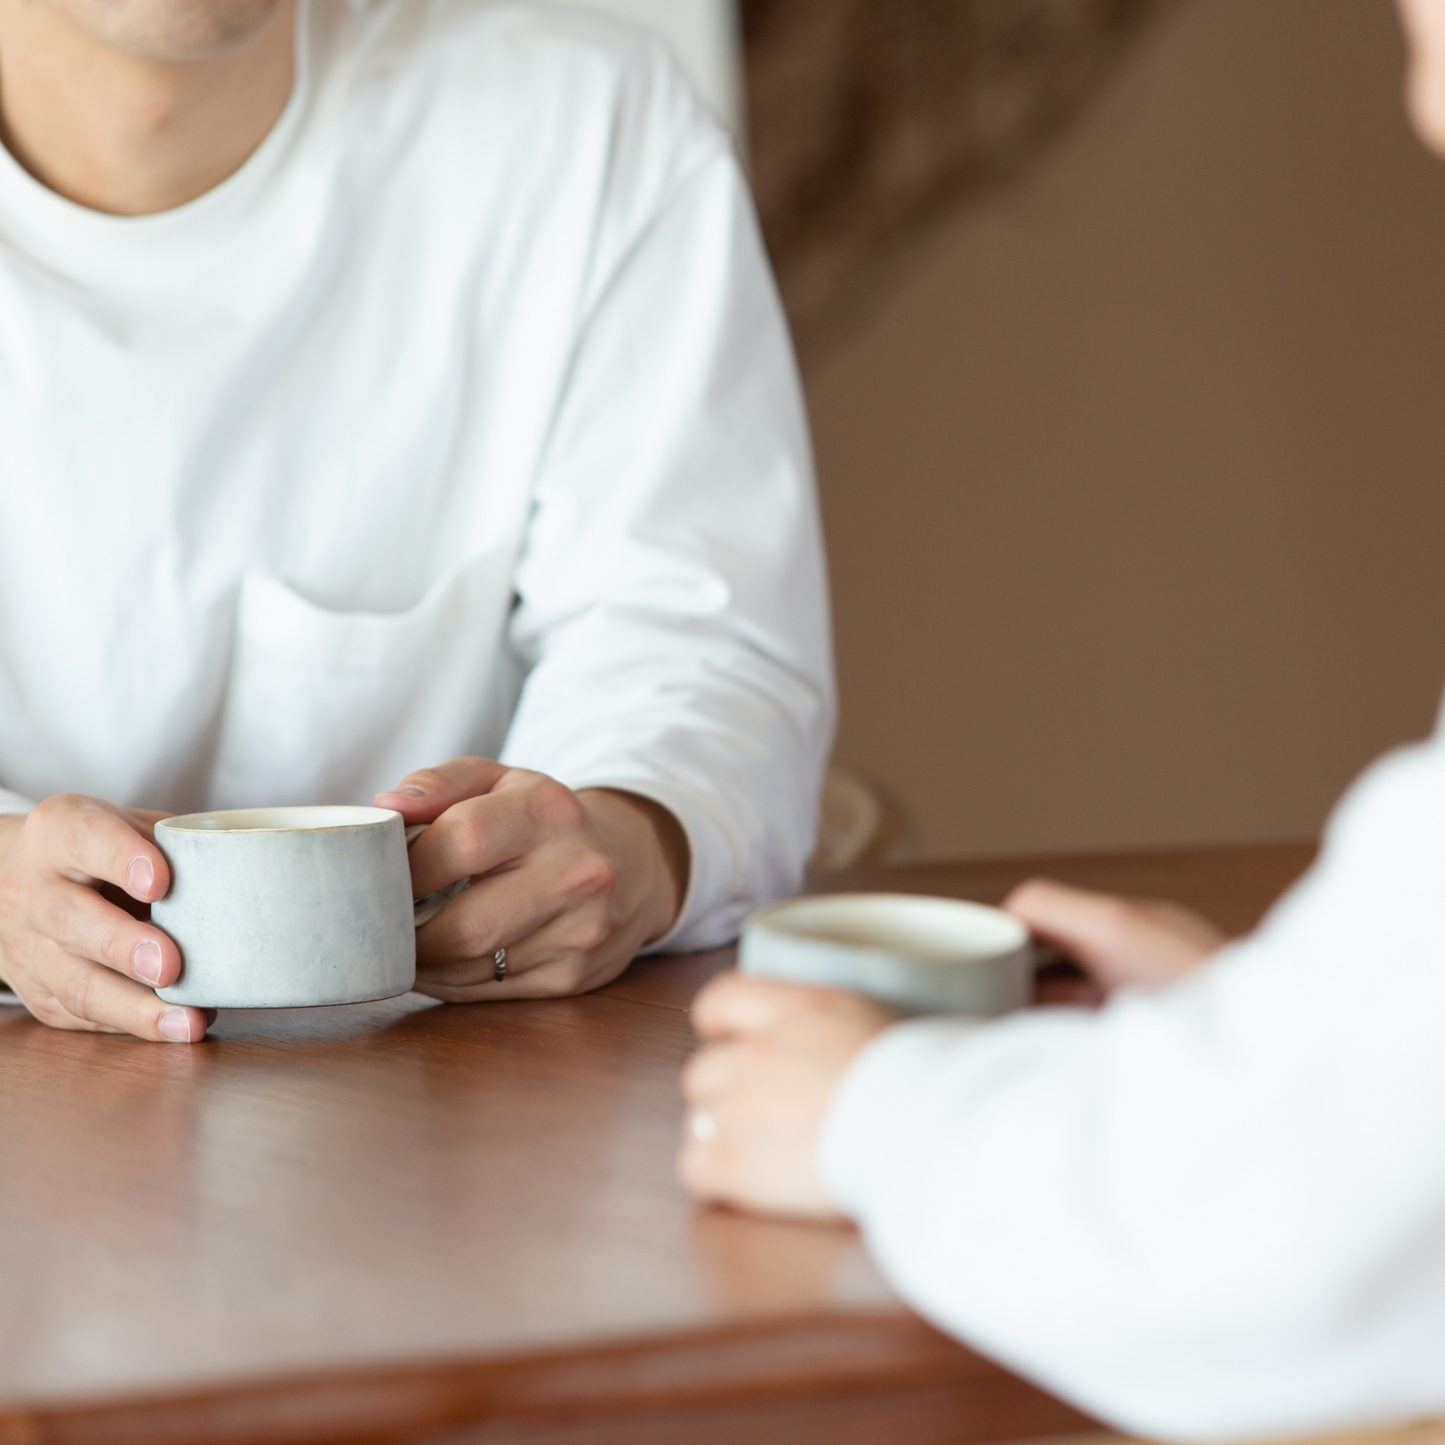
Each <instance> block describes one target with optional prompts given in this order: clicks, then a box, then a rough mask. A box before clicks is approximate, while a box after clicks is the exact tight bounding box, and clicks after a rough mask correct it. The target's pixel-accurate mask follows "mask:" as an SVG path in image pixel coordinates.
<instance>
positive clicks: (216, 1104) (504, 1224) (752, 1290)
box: [0, 848, 1309, 1445]
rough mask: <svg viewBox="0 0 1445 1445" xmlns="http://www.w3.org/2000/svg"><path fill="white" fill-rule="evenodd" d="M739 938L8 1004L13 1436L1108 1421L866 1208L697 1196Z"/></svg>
mask: <svg viewBox="0 0 1445 1445" xmlns="http://www.w3.org/2000/svg"><path fill="white" fill-rule="evenodd" d="M1308 856H1309V854H1308V850H1307V849H1301V848H1279V849H1257V848H1256V849H1233V850H1211V851H1195V852H1189V853H1173V854H1149V855H1134V856H1131V857H1127V858H1125V857H1120V858H1114V859H1106V858H1085V859H1054V860H1044V861H1043V862H1038V861H1035V862H1026V861H1025V862H1017V861H1016V862H1008V863H1000V864H970V865H958V866H954V867H929V868H922V869H913V870H906V871H900V872H897V873H890V874H887V875H885V876H881V877H880V876H878V875H876V874H875V875H868V876H858V877H850V878H848V879H846V880H842V881H843V882H844V883H846V884H847V885H848V886H865V887H878V886H887V887H895V888H903V889H912V890H931V891H936V892H940V893H950V894H955V895H958V896H966V897H976V898H982V899H993V898H997V897H999V896H1000V895H1001V893H1002V892H1003V891H1005V890H1006V889H1007V888H1008V887H1009V886H1010V885H1011V883H1012V882H1014V881H1016V880H1017V879H1018V878H1019V877H1022V876H1026V875H1027V874H1028V873H1030V872H1033V871H1039V870H1040V869H1041V868H1042V869H1045V870H1046V871H1049V872H1052V873H1053V874H1055V875H1056V876H1060V877H1066V878H1073V879H1075V880H1077V881H1080V882H1089V883H1096V884H1100V885H1104V886H1113V887H1117V888H1120V889H1123V890H1125V891H1142V892H1155V893H1163V894H1171V895H1174V896H1179V897H1182V898H1184V899H1185V901H1189V902H1192V903H1194V904H1195V905H1196V906H1199V907H1202V908H1203V909H1204V911H1206V912H1209V913H1211V914H1212V916H1214V917H1215V918H1216V919H1217V921H1219V922H1220V923H1221V924H1222V925H1224V926H1226V927H1228V928H1231V929H1238V928H1242V927H1245V926H1247V925H1248V923H1250V922H1251V921H1252V920H1253V918H1254V917H1255V916H1257V914H1258V913H1259V912H1260V911H1261V910H1262V909H1263V908H1264V907H1265V906H1266V905H1267V904H1268V902H1269V901H1270V898H1271V897H1272V896H1273V894H1274V893H1275V892H1276V891H1278V889H1279V888H1280V887H1282V886H1283V885H1284V884H1285V883H1286V882H1288V880H1289V878H1290V877H1291V876H1293V874H1294V873H1296V872H1298V871H1299V869H1300V868H1302V867H1303V866H1304V865H1305V863H1306V862H1307V859H1308ZM829 886H837V882H836V881H834V882H832V883H830V885H829ZM730 960H731V954H730V952H728V951H721V952H717V953H713V954H706V955H696V956H691V957H686V958H661V959H652V960H644V961H642V962H640V963H638V964H636V965H634V967H633V969H632V970H630V971H629V973H628V974H627V975H626V976H625V977H624V978H623V979H621V980H619V981H618V983H616V984H614V985H612V986H611V987H610V988H608V989H606V990H603V991H602V992H600V993H598V994H594V995H592V996H590V997H587V998H581V999H567V1000H558V1001H553V1002H547V1003H509V1004H497V1005H491V1006H481V1005H474V1006H471V1007H449V1006H443V1005H438V1004H434V1003H431V1002H430V1001H428V1000H425V999H421V998H418V997H415V996H409V997H407V998H405V999H400V1000H393V1001H391V1002H388V1003H382V1004H365V1005H355V1006H352V1007H350V1008H337V1009H316V1010H282V1011H275V1012H261V1011H255V1012H231V1013H223V1014H222V1015H221V1018H220V1020H219V1022H218V1024H217V1027H216V1031H215V1038H214V1040H213V1041H212V1042H209V1043H207V1044H205V1045H203V1046H200V1047H197V1048H193V1049H185V1048H177V1047H165V1046H155V1045H148V1044H142V1043H139V1042H134V1041H130V1040H126V1039H122V1038H117V1037H110V1036H96V1035H80V1034H62V1033H56V1032H52V1031H49V1030H46V1029H43V1028H41V1027H39V1026H38V1025H36V1024H34V1023H33V1022H31V1021H30V1020H28V1019H26V1018H23V1017H19V1016H16V1015H13V1014H9V1013H6V1014H0V1099H3V1100H4V1105H3V1109H0V1445H17V1442H20V1441H25V1442H27V1445H29V1442H35V1441H45V1442H60V1441H65V1442H80V1441H86V1442H90V1441H136V1442H141V1441H144V1442H147V1445H152V1442H154V1445H171V1442H182V1441H192V1440H194V1441H210V1442H218V1441H237V1442H239V1441H243V1440H244V1441H269V1442H298V1445H300V1442H307V1445H311V1442H321V1441H328V1442H330V1441H382V1440H386V1441H391V1440H419V1439H426V1438H433V1439H438V1438H445V1439H451V1440H455V1441H461V1440H464V1439H465V1440H487V1441H491V1440H513V1439H515V1440H523V1439H529V1440H536V1441H541V1440H544V1439H546V1440H555V1441H558V1442H560V1441H562V1440H564V1439H566V1440H576V1441H580V1440H583V1439H587V1440H591V1441H599V1440H604V1439H621V1438H628V1439H637V1440H648V1439H657V1440H663V1439H676V1440H684V1439H686V1440H691V1439H694V1438H696V1439H699V1440H704V1439H714V1438H715V1439H723V1438H732V1439H740V1438H748V1439H749V1441H750V1445H759V1442H763V1441H766V1440H770V1439H775V1438H776V1439H793V1440H806V1439H809V1438H819V1439H821V1438H823V1436H824V1435H826V1436H827V1438H828V1439H829V1441H830V1442H832V1445H847V1442H848V1441H849V1440H851V1439H860V1440H861V1439H865V1438H878V1436H877V1435H876V1434H874V1435H871V1436H870V1435H866V1434H860V1433H858V1431H859V1430H862V1429H863V1422H865V1421H867V1420H869V1419H873V1420H877V1419H880V1418H883V1417H884V1416H887V1418H890V1419H894V1420H896V1421H899V1422H903V1421H907V1422H908V1427H909V1432H910V1433H909V1434H907V1435H906V1436H905V1435H900V1436H898V1437H897V1438H908V1439H910V1440H915V1441H918V1442H923V1445H927V1442H929V1441H932V1440H939V1441H942V1440H945V1439H947V1440H955V1441H959V1442H965V1445H974V1442H977V1445H983V1442H985V1441H988V1440H998V1441H1003V1440H1011V1439H1024V1438H1038V1437H1040V1436H1044V1435H1064V1434H1069V1433H1072V1432H1076V1431H1082V1430H1087V1429H1090V1428H1092V1427H1091V1423H1090V1422H1088V1421H1087V1420H1085V1419H1084V1418H1083V1417H1082V1416H1080V1415H1078V1414H1077V1413H1076V1412H1074V1411H1072V1410H1070V1409H1069V1408H1068V1407H1067V1406H1065V1405H1063V1404H1061V1403H1059V1402H1057V1401H1054V1400H1051V1399H1050V1398H1049V1397H1048V1396H1046V1395H1044V1394H1042V1393H1040V1392H1039V1391H1037V1390H1035V1389H1033V1388H1032V1387H1031V1386H1029V1385H1027V1384H1025V1383H1024V1382H1022V1381H1020V1380H1017V1379H1016V1378H1014V1377H1013V1376H1011V1375H1009V1374H1007V1373H1006V1372H1004V1371H1003V1370H1001V1369H999V1368H998V1367H996V1366H994V1365H992V1364H990V1363H988V1362H987V1361H985V1360H982V1359H981V1358H979V1357H978V1356H976V1355H974V1354H972V1353H970V1352H969V1351H967V1350H965V1349H963V1348H961V1347H960V1346H957V1345H954V1344H952V1343H950V1342H948V1341H945V1340H943V1339H942V1338H941V1337H940V1336H938V1335H937V1334H935V1333H934V1332H933V1331H932V1330H930V1329H928V1328H927V1327H926V1326H924V1325H922V1324H921V1323H920V1322H919V1321H917V1320H916V1319H915V1318H914V1317H913V1316H912V1315H911V1314H909V1313H908V1312H907V1311H906V1310H904V1309H903V1308H902V1307H901V1306H899V1304H898V1303H897V1302H896V1300H895V1299H894V1297H893V1296H892V1294H891V1292H890V1291H889V1290H888V1288H887V1286H886V1285H885V1284H884V1282H883V1281H882V1279H881V1278H880V1276H879V1275H878V1273H877V1271H876V1270H875V1268H874V1267H873V1265H872V1264H871V1262H870V1261H869V1260H868V1258H867V1256H866V1254H865V1253H864V1251H863V1249H862V1247H861V1245H860V1244H859V1242H858V1240H857V1238H856V1236H855V1235H854V1234H853V1233H852V1232H851V1231H849V1230H846V1229H820V1228H812V1227H808V1226H801V1225H793V1224H788V1223H784V1222H780V1221H776V1220H758V1219H749V1218H745V1217H743V1216H740V1215H735V1214H730V1213H726V1212H721V1211H713V1210H701V1211H700V1210H696V1209H694V1208H693V1207H692V1206H691V1205H690V1204H689V1202H688V1201H687V1199H686V1198H685V1197H684V1195H683V1194H682V1192H681V1190H680V1189H679V1188H678V1187H677V1185H676V1183H675V1182H674V1179H673V1173H672V1169H673V1155H674V1151H675V1146H676V1142H677V1137H678V1131H679V1128H680V1124H681V1106H680V1102H679V1099H678V1095H677V1083H676V1080H677V1072H678V1068H679V1066H680V1064H681V1062H682V1060H683V1058H684V1057H685V1056H686V1054H687V1052H688V1051H689V1049H690V1048H691V1046H692V1039H691V1033H690V1029H689V1027H688V1021H687V1012H686V1011H687V1007H688V1005H689V1003H690V1000H691V998H692V996H693V994H694V993H695V992H696V989H697V987H698V986H699V985H700V983H701V982H703V981H704V980H705V979H706V978H708V977H710V976H711V975H712V974H713V973H715V972H717V971H718V970H719V969H721V968H723V967H725V966H727V965H728V963H729V962H730ZM840 1401H843V1402H851V1403H847V1406H846V1408H844V1407H843V1406H840V1404H839V1402H840ZM870 1412H871V1413H870ZM880 1412H881V1413H880ZM729 1421H730V1422H731V1424H728V1422H729ZM768 1421H771V1422H772V1424H771V1425H767V1424H766V1422H768ZM688 1422H690V1423H688ZM930 1422H931V1423H930ZM724 1425H726V1426H727V1428H730V1429H732V1430H733V1431H734V1432H735V1433H734V1434H733V1435H732V1436H730V1437H729V1436H727V1435H726V1434H718V1433H717V1431H718V1430H720V1429H722V1428H723V1427H724ZM684 1427H685V1428H684ZM870 1428H871V1427H870ZM624 1429H626V1430H631V1431H633V1433H632V1434H630V1435H626V1436H623V1435H619V1434H617V1432H618V1431H619V1430H624ZM668 1431H672V1432H673V1433H672V1434H671V1435H669V1434H668V1433H667V1432H668ZM608 1432H612V1433H610V1434H609V1433H608ZM708 1432H711V1433H708ZM850 1432H852V1433H850Z"/></svg>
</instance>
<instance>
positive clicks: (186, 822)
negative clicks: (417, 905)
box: [151, 807, 416, 1008]
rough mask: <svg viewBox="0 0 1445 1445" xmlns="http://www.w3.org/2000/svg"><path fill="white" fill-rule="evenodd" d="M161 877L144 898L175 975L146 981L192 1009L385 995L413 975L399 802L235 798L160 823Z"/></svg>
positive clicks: (408, 874)
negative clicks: (176, 958)
mask: <svg viewBox="0 0 1445 1445" xmlns="http://www.w3.org/2000/svg"><path fill="white" fill-rule="evenodd" d="M155 836H156V847H158V848H159V849H160V850H161V852H162V853H164V854H165V857H166V861H167V862H168V863H169V864H170V868H171V887H170V891H169V892H168V893H167V894H166V896H165V897H164V898H163V899H161V901H160V902H159V903H156V904H154V905H153V906H152V908H151V918H152V920H153V921H154V923H155V925H156V927H158V928H162V929H164V930H165V931H166V932H167V933H168V934H170V936H171V937H172V938H173V939H175V941H176V945H177V947H178V948H179V949H180V951H181V976H180V978H178V979H177V980H176V982H175V983H173V984H172V985H171V986H170V987H169V988H162V989H157V990H156V992H157V993H158V994H159V996H160V997H161V998H163V999H164V1000H165V1001H166V1002H167V1003H178V1004H191V1005H193V1006H195V1007H197V1008H300V1007H311V1006H315V1005H320V1004H336V1003H363V1002H365V1001H366V1000H368V999H378V998H393V997H395V996H396V995H397V994H402V993H406V992H407V991H408V990H409V989H410V988H411V987H412V985H413V984H414V983H415V982H416V929H415V924H414V921H413V909H412V897H411V869H410V866H409V864H408V861H407V852H406V828H405V825H404V824H403V822H402V819H401V814H400V813H393V812H391V811H389V810H387V809H384V808H346V807H322V808H244V809H237V810H232V811H227V812H220V813H191V814H188V815H187V816H185V817H181V818H166V819H164V820H163V821H162V822H160V823H157V824H156V835H155Z"/></svg>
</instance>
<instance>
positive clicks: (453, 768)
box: [375, 758, 509, 823]
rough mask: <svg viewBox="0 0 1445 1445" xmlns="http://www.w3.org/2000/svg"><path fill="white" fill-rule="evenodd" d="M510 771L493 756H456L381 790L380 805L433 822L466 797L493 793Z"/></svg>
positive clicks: (413, 818)
mask: <svg viewBox="0 0 1445 1445" xmlns="http://www.w3.org/2000/svg"><path fill="white" fill-rule="evenodd" d="M508 771H509V769H507V768H504V767H503V766H502V765H501V763H495V762H493V761H492V760H491V759H490V758H453V759H452V760H451V762H449V763H443V764H442V765H441V767H439V768H421V769H419V770H418V771H417V772H414V773H408V774H407V775H406V777H405V778H403V779H402V780H401V782H400V783H398V784H397V786H396V787H395V788H394V789H393V790H392V791H391V792H388V793H378V794H377V795H376V799H375V803H376V806H377V807H378V808H394V809H395V810H396V811H397V812H398V813H400V814H401V815H402V817H403V818H405V819H406V821H407V822H408V823H431V822H435V821H436V819H438V818H440V817H441V815H442V814H443V813H444V812H446V810H447V809H448V808H450V807H452V806H453V805H455V804H457V803H460V802H461V801H462V799H463V798H474V797H477V796H478V795H479V794H483V793H490V792H491V791H492V789H493V788H494V787H496V785H497V784H498V783H499V782H500V781H501V780H502V778H503V776H505V774H506V773H507V772H508Z"/></svg>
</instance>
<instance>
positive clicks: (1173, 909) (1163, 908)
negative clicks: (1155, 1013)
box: [1003, 878, 1228, 996]
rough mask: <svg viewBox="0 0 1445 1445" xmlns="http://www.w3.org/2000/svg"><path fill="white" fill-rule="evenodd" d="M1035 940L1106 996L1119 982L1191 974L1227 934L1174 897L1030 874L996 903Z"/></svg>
mask: <svg viewBox="0 0 1445 1445" xmlns="http://www.w3.org/2000/svg"><path fill="white" fill-rule="evenodd" d="M1003 906H1004V907H1005V908H1006V909H1008V911H1009V912H1010V913H1012V914H1015V915H1016V916H1017V917H1018V918H1020V919H1022V920H1023V922H1024V923H1026V924H1027V925H1028V927H1029V931H1030V932H1031V933H1032V934H1033V935H1034V937H1035V938H1038V939H1041V940H1042V941H1043V942H1045V943H1050V944H1053V946H1054V947H1055V948H1057V949H1059V950H1060V951H1061V952H1062V953H1064V954H1066V955H1067V956H1068V957H1069V958H1071V959H1072V960H1073V961H1074V962H1075V963H1077V964H1078V965H1079V966H1080V967H1081V968H1082V969H1083V970H1084V971H1085V972H1086V973H1087V974H1088V975H1089V977H1090V979H1092V980H1093V981H1094V983H1095V984H1096V985H1097V986H1098V987H1099V988H1100V989H1101V990H1102V991H1103V993H1104V994H1105V996H1107V995H1108V994H1111V993H1113V992H1114V990H1115V989H1120V988H1143V989H1152V988H1162V987H1164V986H1165V985H1166V984H1170V983H1173V982H1174V980H1175V979H1177V978H1182V977H1183V976H1184V975H1185V974H1186V973H1190V972H1192V971H1193V970H1194V969H1195V968H1197V967H1198V966H1199V965H1200V964H1201V963H1203V962H1204V960H1205V959H1206V958H1208V957H1209V956H1210V954H1212V953H1215V952H1216V951H1217V950H1219V949H1220V948H1222V947H1223V946H1224V945H1225V943H1226V942H1228V940H1227V939H1226V938H1225V936H1224V934H1222V933H1221V932H1220V931H1219V930H1218V929H1217V928H1216V927H1215V926H1214V925H1213V924H1212V923H1210V922H1209V920H1208V919H1206V918H1201V917H1200V916H1199V914H1197V913H1192V912H1191V911H1190V910H1189V909H1187V908H1181V907H1180V906H1179V905H1178V904H1177V903H1166V902H1163V901H1161V900H1159V899H1154V898H1121V897H1118V896H1117V895H1115V894H1112V893H1096V892H1094V891H1093V890H1091V889H1088V888H1074V887H1072V886H1071V885H1070V884H1067V883H1055V882H1053V881H1052V880H1050V879H1046V878H1035V879H1032V880H1030V881H1029V882H1027V883H1022V884H1020V885H1019V886H1018V887H1017V888H1015V889H1014V891H1013V892H1012V893H1010V894H1009V896H1008V898H1007V899H1005V900H1004V905H1003Z"/></svg>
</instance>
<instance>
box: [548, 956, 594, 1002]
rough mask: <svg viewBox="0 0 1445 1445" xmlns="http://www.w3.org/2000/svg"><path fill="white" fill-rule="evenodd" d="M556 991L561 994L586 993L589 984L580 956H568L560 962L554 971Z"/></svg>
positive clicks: (585, 968)
mask: <svg viewBox="0 0 1445 1445" xmlns="http://www.w3.org/2000/svg"><path fill="white" fill-rule="evenodd" d="M556 977H557V986H558V992H559V993H562V994H568V995H570V994H576V993H586V992H587V989H588V987H589V986H590V984H591V977H590V975H589V973H588V969H587V965H586V963H585V962H584V961H583V960H582V959H580V958H569V959H566V960H564V961H563V962H562V964H561V965H560V966H559V967H558V969H557V972H556Z"/></svg>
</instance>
